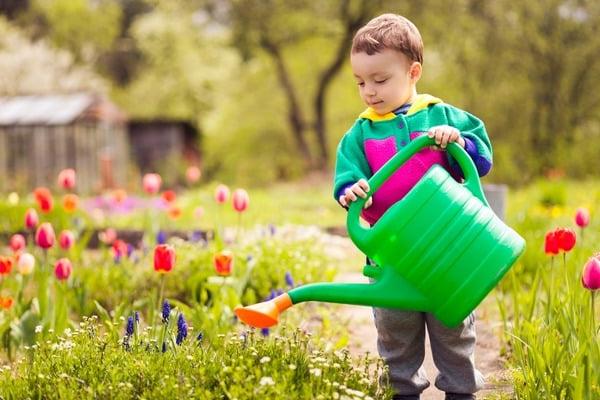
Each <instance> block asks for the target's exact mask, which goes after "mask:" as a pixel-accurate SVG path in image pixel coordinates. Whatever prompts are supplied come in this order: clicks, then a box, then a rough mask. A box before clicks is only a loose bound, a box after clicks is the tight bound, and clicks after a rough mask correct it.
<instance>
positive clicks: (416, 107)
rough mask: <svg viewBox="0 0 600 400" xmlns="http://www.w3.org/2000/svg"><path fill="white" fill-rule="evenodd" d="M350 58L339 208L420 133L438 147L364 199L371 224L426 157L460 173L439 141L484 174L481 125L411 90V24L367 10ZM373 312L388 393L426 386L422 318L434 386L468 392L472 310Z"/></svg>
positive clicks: (416, 59) (417, 48) (414, 77)
mask: <svg viewBox="0 0 600 400" xmlns="http://www.w3.org/2000/svg"><path fill="white" fill-rule="evenodd" d="M350 62H351V65H352V71H353V73H354V76H355V78H356V82H357V84H358V87H359V93H360V97H361V98H362V100H363V101H364V102H365V104H366V105H367V106H368V108H367V109H366V110H365V111H364V112H363V113H362V114H360V116H359V117H358V119H357V120H356V122H355V123H354V125H353V126H352V127H351V128H350V130H349V131H348V132H347V133H346V134H345V135H344V137H343V138H342V140H341V142H340V144H339V146H338V150H337V159H336V167H335V178H334V196H335V199H336V200H337V201H339V203H340V204H341V205H342V206H344V207H348V205H349V204H350V203H351V202H353V201H355V200H356V199H357V198H358V197H362V198H365V197H366V196H367V194H366V193H367V192H368V191H369V186H368V184H367V179H368V178H369V177H371V176H372V175H373V174H374V173H375V172H376V171H377V170H378V169H379V168H381V166H383V164H385V162H386V161H388V160H389V159H390V158H391V157H392V156H393V155H394V154H396V153H397V152H398V151H399V150H400V149H401V148H403V147H404V146H406V145H407V144H408V143H409V142H410V141H411V140H413V139H414V138H415V137H417V136H419V135H421V134H427V135H429V137H431V138H434V140H435V143H436V144H437V145H438V146H437V147H436V148H429V149H423V150H421V151H420V152H419V153H417V154H416V155H415V156H413V157H412V158H411V159H410V160H409V161H407V162H406V163H405V164H404V165H403V166H402V167H401V168H399V169H398V171H396V172H395V173H394V174H393V175H392V176H391V177H390V179H388V180H387V181H386V182H385V183H384V184H383V185H382V186H381V187H380V188H379V190H378V191H377V192H376V193H375V195H374V196H373V197H372V198H370V199H369V201H367V203H366V204H365V208H364V210H363V212H362V216H363V218H364V219H365V220H366V221H367V222H369V223H370V224H371V225H372V224H375V223H376V222H377V220H378V219H379V218H380V217H381V215H382V214H383V213H384V212H385V211H386V210H387V209H388V208H389V207H390V206H391V205H392V204H394V203H395V202H397V201H398V200H400V199H401V198H402V197H404V195H406V193H408V191H409V190H410V189H411V188H412V187H413V186H414V185H415V184H416V183H417V182H418V181H419V179H420V178H421V177H422V176H423V175H424V174H425V172H427V170H428V169H429V168H430V167H431V166H432V165H433V164H441V165H442V166H443V167H445V168H446V169H447V170H448V171H449V172H450V173H451V175H452V176H454V177H455V179H457V180H459V181H460V180H461V179H462V171H461V170H460V167H458V165H457V164H456V162H455V161H454V160H453V159H452V158H451V157H450V156H449V155H448V154H447V153H446V152H445V151H444V149H445V148H446V146H447V145H448V143H452V142H456V143H458V144H459V145H460V146H461V147H463V148H464V149H465V150H466V151H467V153H468V154H469V156H470V157H471V158H472V159H473V161H474V163H475V165H476V167H477V170H478V173H479V175H480V176H483V175H485V174H487V173H488V171H489V170H490V168H491V166H492V148H491V144H490V141H489V138H488V136H487V133H486V131H485V127H484V125H483V123H482V122H481V121H480V120H479V119H477V118H476V117H474V116H473V115H471V114H469V113H467V112H465V111H462V110H460V109H458V108H455V107H453V106H451V105H448V104H445V103H443V102H442V101H441V100H440V99H438V98H435V97H433V96H430V95H427V94H421V95H419V94H417V89H416V84H417V82H418V81H419V78H420V77H421V72H422V64H423V42H422V39H421V35H420V33H419V31H418V30H417V28H416V27H415V26H414V25H413V23H412V22H410V21H409V20H408V19H406V18H404V17H402V16H399V15H395V14H384V15H381V16H379V17H377V18H374V19H373V20H371V21H370V22H369V23H368V24H367V25H365V26H364V27H362V28H361V29H360V30H359V31H358V32H357V33H356V35H355V37H354V40H353V42H352V51H351V56H350ZM368 261H369V262H370V260H368ZM374 317H375V326H376V328H377V333H378V340H377V347H378V350H379V353H380V355H381V356H382V357H383V358H384V360H385V361H386V363H387V365H388V367H389V378H390V383H391V385H392V387H393V388H394V391H395V393H396V394H395V395H394V399H405V400H413V399H419V397H420V393H421V392H422V391H423V390H425V388H427V387H428V386H429V381H428V380H427V377H426V376H425V372H424V370H423V368H422V363H423V359H424V353H425V350H424V340H425V327H426V326H427V331H428V332H429V338H430V342H431V349H432V355H433V359H434V362H435V364H436V367H437V368H438V370H439V371H440V374H439V375H438V377H437V379H436V382H435V385H436V386H437V387H438V388H439V389H440V390H443V391H444V392H446V399H448V400H462V399H474V398H475V396H474V394H473V393H475V392H476V391H477V390H479V389H481V387H482V386H483V377H482V375H481V374H480V373H479V371H477V370H476V369H475V365H474V349H475V327H474V315H473V314H471V315H470V316H469V317H468V318H467V319H466V320H465V321H463V323H462V325H460V326H458V327H457V328H454V329H450V328H447V327H445V326H444V325H442V324H441V323H440V322H439V321H437V320H436V318H435V317H433V315H431V314H428V313H423V312H410V311H400V310H392V309H384V308H375V309H374Z"/></svg>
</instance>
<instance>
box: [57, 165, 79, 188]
mask: <svg viewBox="0 0 600 400" xmlns="http://www.w3.org/2000/svg"><path fill="white" fill-rule="evenodd" d="M58 186H60V187H61V188H63V189H65V190H71V189H73V188H74V187H75V170H74V169H72V168H67V169H63V170H62V171H60V173H59V174H58Z"/></svg>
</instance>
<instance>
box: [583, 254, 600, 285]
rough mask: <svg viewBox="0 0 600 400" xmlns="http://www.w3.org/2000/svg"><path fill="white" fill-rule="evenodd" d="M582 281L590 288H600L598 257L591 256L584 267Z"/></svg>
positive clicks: (599, 261) (599, 263) (599, 262)
mask: <svg viewBox="0 0 600 400" xmlns="http://www.w3.org/2000/svg"><path fill="white" fill-rule="evenodd" d="M581 283H582V284H583V287H585V288H586V289H589V290H598V289H600V260H599V259H598V257H592V258H590V259H589V260H588V262H587V263H586V264H585V266H584V267H583V274H582V275H581Z"/></svg>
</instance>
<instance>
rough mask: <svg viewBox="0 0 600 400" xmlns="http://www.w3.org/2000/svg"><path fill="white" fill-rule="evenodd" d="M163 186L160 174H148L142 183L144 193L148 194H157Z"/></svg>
mask: <svg viewBox="0 0 600 400" xmlns="http://www.w3.org/2000/svg"><path fill="white" fill-rule="evenodd" d="M161 184H162V178H161V177H160V175H159V174H146V175H144V179H143V181H142V186H143V187H144V191H145V192H146V193H148V194H156V193H158V191H159V190H160V185H161Z"/></svg>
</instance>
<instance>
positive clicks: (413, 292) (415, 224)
mask: <svg viewBox="0 0 600 400" xmlns="http://www.w3.org/2000/svg"><path fill="white" fill-rule="evenodd" d="M433 144H434V142H433V139H431V138H429V137H427V135H423V136H421V137H418V138H417V139H415V140H414V141H412V142H411V143H410V144H409V145H408V146H406V147H405V148H404V149H403V150H402V151H401V152H399V153H398V154H396V155H395V156H394V157H393V158H392V159H390V160H389V161H388V162H387V163H386V164H385V165H384V166H383V167H382V168H381V169H380V170H379V171H377V173H376V174H375V175H373V177H372V178H371V179H370V180H369V187H370V191H369V193H368V196H371V195H372V194H373V193H374V192H375V191H376V190H377V189H378V188H379V187H380V186H381V185H382V184H383V183H384V182H385V181H386V180H387V179H388V178H389V177H390V176H391V175H392V174H393V173H394V172H395V171H396V170H397V169H398V168H399V167H400V166H401V165H402V164H403V163H404V162H406V160H408V159H409V158H410V157H412V156H413V155H414V154H416V153H417V152H418V151H419V150H421V149H422V148H424V147H426V146H430V145H433ZM448 151H449V152H450V154H451V155H452V156H453V157H454V159H455V160H456V161H457V162H458V164H459V166H460V167H461V168H462V170H463V173H464V176H465V181H464V183H459V182H457V181H456V180H455V179H454V178H452V177H451V176H450V174H449V173H448V172H447V171H446V170H445V169H444V168H443V167H441V166H440V165H437V164H436V165H434V166H432V167H431V168H430V169H429V171H427V173H426V174H425V175H424V176H423V177H422V178H421V179H420V180H419V182H418V183H417V184H416V185H415V186H414V187H413V188H412V189H411V190H410V191H409V192H408V193H407V195H406V196H405V197H404V198H402V199H401V200H400V201H398V202H397V203H395V204H394V205H392V206H391V207H390V208H389V209H388V210H387V211H386V212H385V213H384V214H383V215H382V216H381V218H380V219H379V220H378V221H377V222H376V223H375V224H374V225H373V226H372V227H366V226H363V225H362V224H361V222H360V218H359V217H360V212H361V210H362V208H363V206H364V203H365V202H366V200H367V199H359V200H357V201H356V202H354V203H352V205H351V206H350V209H349V211H348V219H347V226H348V234H349V236H350V238H351V239H352V241H353V242H354V244H355V245H356V246H357V247H358V248H359V249H360V250H361V251H362V252H363V253H365V254H366V255H367V256H368V257H369V258H370V259H372V260H373V261H374V262H375V265H367V266H365V267H364V270H363V273H364V274H365V275H366V276H368V277H370V278H371V279H372V280H373V283H370V284H355V283H316V284H308V285H304V286H300V287H297V288H295V289H292V290H291V291H289V292H288V293H287V294H285V295H286V296H289V299H287V298H286V299H283V300H282V299H279V301H278V302H276V304H278V307H279V308H278V309H277V310H275V311H277V312H278V311H282V307H284V308H283V309H285V308H287V307H289V306H290V305H292V304H296V303H299V302H303V301H309V300H318V301H326V302H334V303H346V304H358V305H369V306H374V307H385V308H398V309H403V310H412V311H425V312H430V313H433V314H434V315H435V316H436V318H437V319H439V320H440V321H441V322H442V323H444V324H445V325H447V326H449V327H453V326H456V325H458V324H460V323H461V322H462V321H463V319H464V318H466V317H467V316H468V315H469V314H470V313H471V312H472V311H473V310H474V309H475V307H477V305H478V304H479V303H480V302H481V301H482V300H483V299H484V298H485V296H486V295H487V294H488V293H489V292H490V291H491V290H492V289H493V288H494V287H495V286H496V284H497V283H498V282H499V281H500V279H501V278H502V277H503V276H504V275H505V274H506V272H507V271H508V270H509V269H510V267H511V266H512V265H513V264H514V262H515V261H516V259H517V258H518V257H519V255H520V254H521V253H522V252H523V250H524V248H525V241H524V240H523V238H522V237H521V236H519V235H518V234H517V233H516V232H515V231H514V230H512V229H511V228H510V227H508V226H507V225H505V224H504V222H502V220H500V218H498V217H497V216H496V215H495V214H494V212H493V211H492V210H491V209H490V207H489V205H488V204H487V201H486V199H485V197H484V195H483V191H482V189H481V183H480V181H479V176H478V174H477V170H476V168H475V165H474V164H473V161H472V160H471V158H470V157H469V156H468V154H467V153H466V152H465V151H464V149H462V148H461V147H460V146H458V145H457V144H455V143H450V144H449V145H448ZM367 198H368V197H367ZM272 306H273V305H272ZM251 307H252V306H251ZM236 312H237V310H236ZM238 316H241V317H242V319H244V317H245V316H247V315H244V312H240V313H238ZM251 319H252V318H251ZM262 322H263V324H264V323H267V322H268V320H264V321H262ZM275 322H276V318H275ZM251 324H252V323H251Z"/></svg>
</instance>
